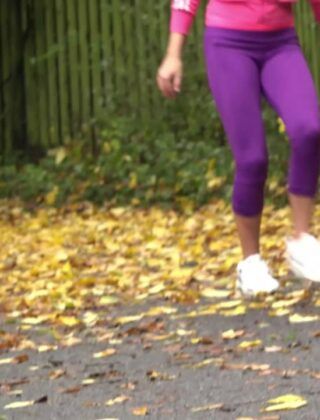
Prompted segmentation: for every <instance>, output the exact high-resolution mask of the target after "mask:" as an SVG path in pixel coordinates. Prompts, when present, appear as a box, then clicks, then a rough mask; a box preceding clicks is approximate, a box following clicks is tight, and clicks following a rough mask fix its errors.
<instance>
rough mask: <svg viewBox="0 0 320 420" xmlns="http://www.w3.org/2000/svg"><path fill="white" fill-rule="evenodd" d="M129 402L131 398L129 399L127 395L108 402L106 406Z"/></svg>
mask: <svg viewBox="0 0 320 420" xmlns="http://www.w3.org/2000/svg"><path fill="white" fill-rule="evenodd" d="M127 400H129V397H127V396H126V395H120V396H119V397H116V398H113V399H111V400H108V401H107V402H106V405H107V406H109V407H110V406H112V405H114V404H121V403H123V402H124V401H127Z"/></svg>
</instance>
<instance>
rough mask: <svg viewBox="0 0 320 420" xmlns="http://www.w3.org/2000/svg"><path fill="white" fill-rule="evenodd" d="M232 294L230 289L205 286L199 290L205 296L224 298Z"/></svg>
mask: <svg viewBox="0 0 320 420" xmlns="http://www.w3.org/2000/svg"><path fill="white" fill-rule="evenodd" d="M231 294H232V292H231V291H230V290H222V289H211V288H209V287H206V288H204V289H202V290H201V292H200V295H201V296H203V297H206V298H226V297H229V296H230V295H231Z"/></svg>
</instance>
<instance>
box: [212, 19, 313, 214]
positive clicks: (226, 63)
mask: <svg viewBox="0 0 320 420" xmlns="http://www.w3.org/2000/svg"><path fill="white" fill-rule="evenodd" d="M204 52H205V60H206V67H207V75H208V82H209V86H210V89H211V92H212V95H213V98H214V102H215V104H216V107H217V110H218V113H219V115H220V117H221V120H222V123H223V126H224V130H225V133H226V136H227V139H228V143H229V144H230V147H231V150H232V154H233V157H234V160H235V177H234V188H233V197H232V204H233V209H234V212H235V213H237V214H239V215H243V216H255V215H258V214H260V213H261V211H262V209H263V201H264V185H265V181H266V177H267V170H268V152H267V146H266V140H265V133H264V127H263V119H262V110H261V98H262V96H264V97H265V99H266V100H267V101H268V103H269V104H270V105H271V106H272V107H273V108H274V110H275V111H276V112H277V114H278V115H279V116H280V118H281V119H282V120H283V122H284V124H285V126H286V132H287V134H288V137H289V140H290V160H289V174H288V190H289V192H290V193H292V194H296V195H301V196H307V197H314V196H315V194H316V190H317V183H318V177H319V169H320V115H319V106H318V99H317V94H316V89H315V86H314V82H313V80H312V76H311V73H310V70H309V68H308V65H307V63H306V60H305V57H304V55H303V52H302V50H301V47H300V45H299V40H298V38H297V34H296V31H295V29H294V28H286V29H281V30H274V31H249V30H236V29H227V28H218V27H206V28H205V33H204Z"/></svg>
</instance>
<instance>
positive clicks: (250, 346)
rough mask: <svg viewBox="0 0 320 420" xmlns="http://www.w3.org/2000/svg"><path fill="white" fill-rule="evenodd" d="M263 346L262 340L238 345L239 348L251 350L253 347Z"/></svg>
mask: <svg viewBox="0 0 320 420" xmlns="http://www.w3.org/2000/svg"><path fill="white" fill-rule="evenodd" d="M261 344H262V341H261V340H254V341H242V342H241V343H240V344H238V347H239V348H240V349H251V348H253V347H258V346H261Z"/></svg>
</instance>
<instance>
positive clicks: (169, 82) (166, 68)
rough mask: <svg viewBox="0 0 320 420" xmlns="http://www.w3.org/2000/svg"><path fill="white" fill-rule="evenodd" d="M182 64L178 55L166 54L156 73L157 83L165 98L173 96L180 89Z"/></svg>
mask: <svg viewBox="0 0 320 420" xmlns="http://www.w3.org/2000/svg"><path fill="white" fill-rule="evenodd" d="M182 77H183V64H182V60H181V58H179V57H175V56H170V55H166V56H165V58H164V60H163V62H162V64H161V65H160V67H159V70H158V73H157V84H158V87H159V89H160V91H161V92H162V94H163V95H164V96H165V97H167V98H171V99H173V98H175V97H176V96H177V94H178V93H179V92H180V90H181V83H182Z"/></svg>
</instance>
